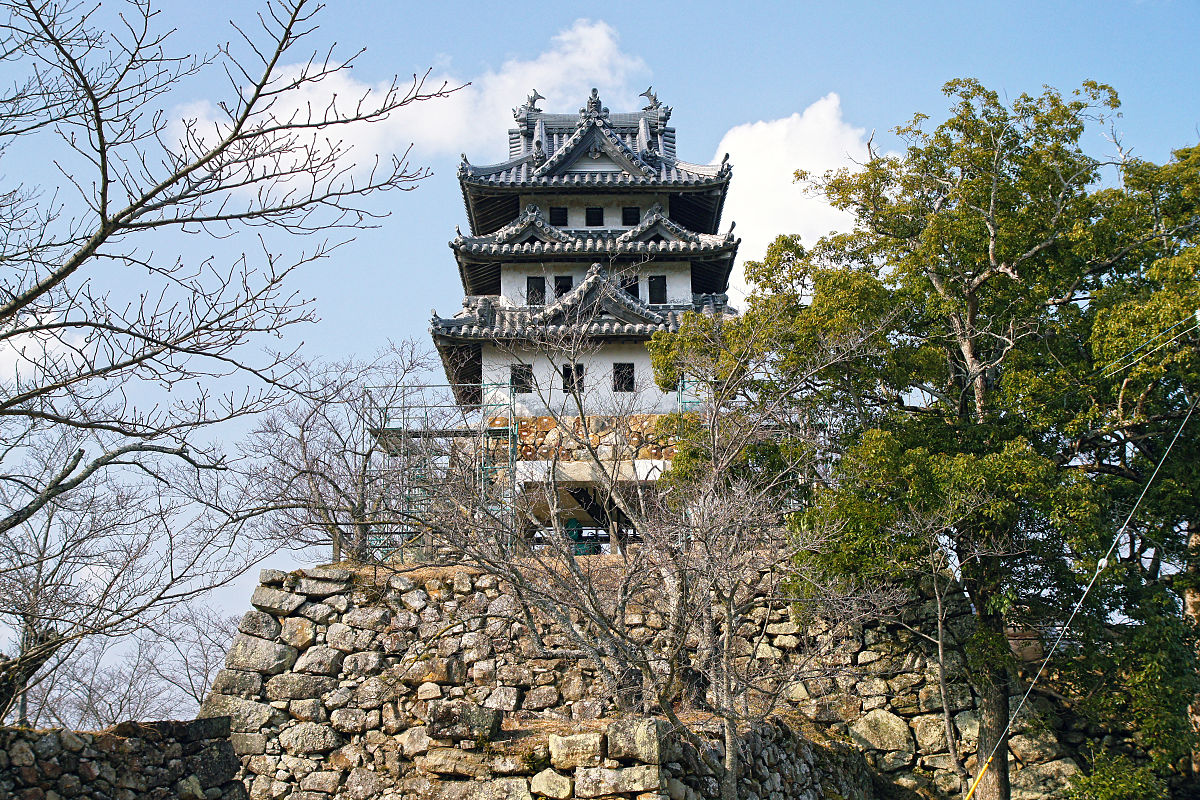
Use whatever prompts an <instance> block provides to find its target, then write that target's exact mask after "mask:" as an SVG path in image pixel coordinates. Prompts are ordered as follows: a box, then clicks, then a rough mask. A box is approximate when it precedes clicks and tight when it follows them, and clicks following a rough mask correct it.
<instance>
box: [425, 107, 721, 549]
mask: <svg viewBox="0 0 1200 800" xmlns="http://www.w3.org/2000/svg"><path fill="white" fill-rule="evenodd" d="M643 96H644V97H646V99H647V101H648V104H647V105H646V106H645V107H644V108H643V109H641V110H640V111H634V112H630V113H609V110H608V109H607V108H605V107H604V106H603V105H602V103H601V101H600V98H599V96H598V94H597V92H596V90H595V89H593V90H592V93H591V97H590V98H588V100H587V102H586V104H585V105H584V107H583V108H581V109H580V110H579V112H578V113H576V114H550V113H545V112H543V111H542V110H541V109H540V108H538V105H537V103H538V101H539V100H542V99H544V98H542V97H541V95H539V94H538V93H537V92H536V91H534V92H533V93H532V94H531V95H530V96H529V99H528V100H527V101H526V102H525V104H524V105H522V106H520V107H519V108H517V109H514V111H513V114H514V117H515V118H516V127H515V128H512V129H510V130H509V131H508V143H509V158H508V160H507V161H504V162H502V163H500V164H494V165H489V166H480V165H475V164H471V163H469V162H468V160H467V158H466V156H465V155H464V156H463V161H462V164H461V165H460V167H459V170H458V178H459V183H460V184H461V186H462V192H463V199H464V202H465V204H466V210H467V219H468V222H469V225H470V232H469V233H467V234H464V233H462V232H461V231H459V232H458V235H457V236H456V237H455V238H454V240H453V241H452V242H450V247H451V249H452V251H453V252H454V257H455V260H456V261H457V263H458V270H459V275H460V277H461V279H462V284H463V291H464V294H465V295H466V296H465V298H464V300H463V310H462V311H461V312H459V313H458V314H456V315H454V316H452V317H441V316H438V315H437V313H436V312H434V316H433V320H432V325H431V328H430V332H431V334H432V335H433V341H434V344H435V345H436V347H437V350H438V352H439V354H440V356H441V358H442V362H443V364H444V366H445V370H446V375H447V378H448V379H449V382H450V383H451V384H452V385H453V386H454V395H455V398H456V400H457V401H458V403H459V404H461V405H463V406H470V405H479V404H483V405H485V406H486V405H487V403H488V401H489V397H494V396H496V394H497V393H498V392H499V393H501V394H504V393H507V396H508V397H509V398H510V400H511V405H510V407H511V413H512V414H513V415H514V417H515V419H513V420H508V421H509V422H511V423H512V424H513V425H515V426H516V427H517V431H516V438H515V439H514V442H513V444H514V449H515V455H514V458H515V460H516V461H517V462H518V467H519V466H520V464H521V463H523V462H538V461H549V460H553V461H554V462H555V463H556V464H569V462H571V461H572V460H573V458H574V456H573V454H572V453H571V451H570V447H568V446H565V443H566V440H567V439H569V438H570V437H564V436H561V435H557V436H556V435H555V433H554V431H553V429H554V428H555V427H561V425H562V424H563V419H564V418H566V417H574V418H575V423H574V425H575V430H576V433H577V434H578V432H579V430H580V429H583V430H584V432H585V433H586V434H587V435H588V436H590V437H592V442H593V443H596V442H600V443H601V444H600V447H601V448H602V451H603V452H604V453H605V454H609V453H614V452H616V451H615V450H613V449H611V448H610V445H611V444H615V443H614V442H610V441H609V439H611V438H612V436H613V435H615V434H609V436H608V439H606V438H605V436H606V433H608V429H611V428H613V427H614V426H613V424H612V418H613V415H614V414H615V415H617V416H619V417H620V418H621V419H623V420H624V421H625V422H626V423H630V424H626V425H625V428H626V431H625V435H624V436H623V442H624V444H625V445H626V446H627V447H626V452H628V453H629V455H630V456H631V457H632V458H631V461H634V462H637V463H636V465H634V466H632V467H631V469H633V470H634V473H635V474H636V475H637V476H639V477H640V479H652V477H651V478H647V476H652V475H653V474H654V473H655V471H656V469H661V468H662V467H663V466H664V465H665V464H666V463H668V462H669V459H670V456H671V447H670V444H669V443H667V442H662V441H659V442H655V441H654V437H653V432H652V430H651V428H652V424H651V422H652V418H653V417H654V416H655V415H661V414H664V413H670V412H673V411H675V410H676V409H677V408H678V396H677V393H676V392H663V391H662V390H660V389H659V388H658V387H656V386H655V384H654V381H653V375H652V372H651V367H650V360H649V354H648V353H647V351H646V348H645V343H646V342H647V341H648V340H649V339H650V337H651V335H653V333H654V332H655V331H671V330H675V329H677V327H678V320H679V317H680V315H681V314H682V313H683V312H685V311H693V310H695V311H701V312H704V313H709V314H728V313H732V311H731V310H730V309H728V308H727V297H726V294H725V292H726V290H727V288H728V282H729V275H730V271H731V270H732V268H733V262H734V257H735V255H736V252H737V246H738V241H739V240H737V239H735V238H734V237H733V234H732V226H730V231H729V232H727V233H724V234H721V233H718V232H717V228H718V225H719V223H720V219H721V209H722V206H723V205H724V202H725V194H726V191H727V189H728V186H729V179H730V174H731V169H730V166H729V164H728V162H727V161H723V162H722V163H721V164H718V165H699V164H691V163H687V162H684V161H681V160H679V159H678V158H676V155H675V129H674V128H672V127H669V126H668V125H667V122H668V121H669V120H670V116H671V108H670V107H669V106H666V105H663V104H662V103H660V102H659V101H658V98H657V97H656V96H655V94H654V93H653V92H652V91H651V90H649V89H648V90H646V92H645V93H643ZM585 425H586V427H584V426H585ZM597 428H599V430H597ZM631 431H632V440H631V436H630V433H631ZM618 449H619V448H618ZM529 466H532V465H529ZM575 477H576V478H577V479H578V480H577V481H575V482H576V483H578V484H580V485H581V486H585V485H586V483H587V479H586V476H585V475H583V474H580V475H577V476H575ZM579 496H580V498H583V499H581V500H580V505H581V506H586V505H587V500H586V498H584V496H583V495H582V494H580V495H579ZM581 511H582V512H583V513H581V515H580V516H581V517H588V516H589V515H588V514H587V513H586V508H583V509H581ZM590 516H591V519H582V522H583V523H584V524H588V525H591V524H593V523H602V522H603V520H599V519H597V518H596V515H595V514H592V515H590ZM602 527H603V526H602Z"/></svg>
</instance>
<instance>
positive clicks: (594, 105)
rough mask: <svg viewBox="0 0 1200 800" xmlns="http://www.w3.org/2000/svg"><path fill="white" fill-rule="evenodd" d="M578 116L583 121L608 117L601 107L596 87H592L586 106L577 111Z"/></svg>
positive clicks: (604, 109) (606, 111)
mask: <svg viewBox="0 0 1200 800" xmlns="http://www.w3.org/2000/svg"><path fill="white" fill-rule="evenodd" d="M579 116H580V117H581V118H582V119H585V120H586V119H598V118H600V117H607V116H608V109H607V108H605V107H604V106H603V105H601V103H600V92H599V91H597V89H596V87H594V86H593V87H592V96H591V97H589V98H588V101H587V105H586V106H584V107H583V108H581V109H579Z"/></svg>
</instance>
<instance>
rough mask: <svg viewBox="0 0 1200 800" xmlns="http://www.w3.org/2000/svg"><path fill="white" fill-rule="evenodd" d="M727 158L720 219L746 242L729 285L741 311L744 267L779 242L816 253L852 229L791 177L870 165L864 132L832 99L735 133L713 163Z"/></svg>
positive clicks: (736, 129) (739, 128)
mask: <svg viewBox="0 0 1200 800" xmlns="http://www.w3.org/2000/svg"><path fill="white" fill-rule="evenodd" d="M725 153H729V160H730V162H731V163H732V164H733V180H732V181H731V182H730V188H729V196H728V198H727V200H726V202H725V211H724V214H723V215H722V218H723V219H724V220H726V221H735V222H737V229H736V231H737V234H738V235H739V236H740V237H741V239H742V244H741V247H740V248H739V250H738V264H737V267H736V268H735V269H734V274H733V276H732V278H731V279H730V294H731V296H732V298H731V299H733V300H734V302H735V303H736V302H739V301H741V300H742V298H743V297H744V293H745V291H746V282H745V278H744V276H743V273H742V262H743V261H745V260H747V259H749V260H759V259H761V258H762V257H763V255H764V253H765V252H766V249H767V245H768V244H770V243H771V241H772V240H773V239H774V238H775V237H776V236H778V235H779V234H781V233H797V234H800V236H801V239H802V241H803V242H804V243H805V244H806V245H811V244H812V243H813V242H815V241H816V240H817V239H818V238H820V237H821V236H823V235H824V234H826V233H828V232H830V231H832V230H847V229H849V227H850V223H851V218H850V215H849V214H847V213H845V212H843V211H838V210H837V209H834V208H833V207H832V206H830V205H829V204H828V203H826V202H825V201H824V200H822V199H820V198H818V197H812V196H809V195H807V194H805V192H804V190H803V188H802V187H801V186H800V185H799V184H797V183H795V182H794V181H793V174H794V173H795V171H796V170H798V169H804V170H808V171H809V172H813V173H816V174H820V173H822V172H824V171H825V170H828V169H834V168H837V167H842V166H849V165H851V164H852V163H853V162H855V161H860V162H861V161H863V160H865V159H866V157H867V131H866V130H865V129H864V128H857V127H854V126H853V125H851V124H850V123H848V122H846V120H845V119H844V118H843V117H842V105H841V99H840V98H839V97H838V96H837V95H836V94H834V93H832V92H831V93H829V94H827V95H825V96H824V97H822V98H821V99H820V100H817V101H816V102H815V103H813V104H812V105H810V106H809V107H808V108H806V109H804V110H803V111H801V112H798V113H796V114H792V115H791V116H790V117H784V118H783V119H774V120H768V121H765V122H750V123H746V124H744V125H738V126H736V127H734V128H731V129H730V130H729V131H728V132H727V133H726V134H725V136H724V137H723V138H722V139H721V143H720V144H719V145H718V146H717V153H716V155H715V156H714V157H713V161H714V162H716V161H720V160H721V158H722V157H723V156H724V154H725Z"/></svg>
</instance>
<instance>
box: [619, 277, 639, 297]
mask: <svg viewBox="0 0 1200 800" xmlns="http://www.w3.org/2000/svg"><path fill="white" fill-rule="evenodd" d="M621 289H622V290H623V291H624V292H625V294H627V295H629V296H630V297H638V296H639V295H638V276H637V275H626V276H625V277H623V278H621Z"/></svg>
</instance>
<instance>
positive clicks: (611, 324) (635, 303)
mask: <svg viewBox="0 0 1200 800" xmlns="http://www.w3.org/2000/svg"><path fill="white" fill-rule="evenodd" d="M464 305H465V308H464V309H463V311H461V312H459V313H458V314H457V315H455V316H453V317H439V316H438V315H437V312H436V311H435V312H434V314H433V319H432V322H431V325H430V329H429V330H430V333H432V334H433V335H434V339H435V340H450V341H490V340H496V339H503V340H514V339H515V340H521V339H533V338H537V337H544V336H554V335H563V334H582V335H584V336H587V337H589V338H624V337H633V338H639V339H645V338H649V337H650V335H651V334H653V333H654V332H655V331H675V330H678V329H679V319H680V317H681V316H682V315H683V314H684V313H685V312H687V311H700V312H702V313H711V314H732V313H733V310H732V309H730V308H729V307H728V299H727V297H726V296H725V295H724V294H715V295H713V294H706V295H696V296H694V297H693V302H692V303H690V304H683V305H669V306H650V305H647V304H646V303H643V302H642V301H641V300H639V299H637V298H635V297H632V296H630V295H629V294H628V293H627V292H625V291H624V290H623V289H621V287H620V285H619V284H618V283H617V282H616V281H614V280H613V279H612V277H610V276H609V274H608V273H607V271H606V270H605V269H604V268H603V267H602V266H601V265H600V264H593V265H592V266H591V268H590V269H589V270H588V274H587V277H585V278H584V280H583V281H582V282H581V283H580V284H579V285H578V286H576V287H575V288H573V289H572V290H571V291H570V292H567V293H566V294H565V295H563V296H562V297H561V298H559V299H558V300H556V301H555V302H554V303H551V304H550V305H547V306H544V307H528V306H523V307H513V306H504V305H500V304H498V303H497V302H496V300H495V298H493V297H490V296H489V297H468V298H467V300H466V301H465V302H464Z"/></svg>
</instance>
